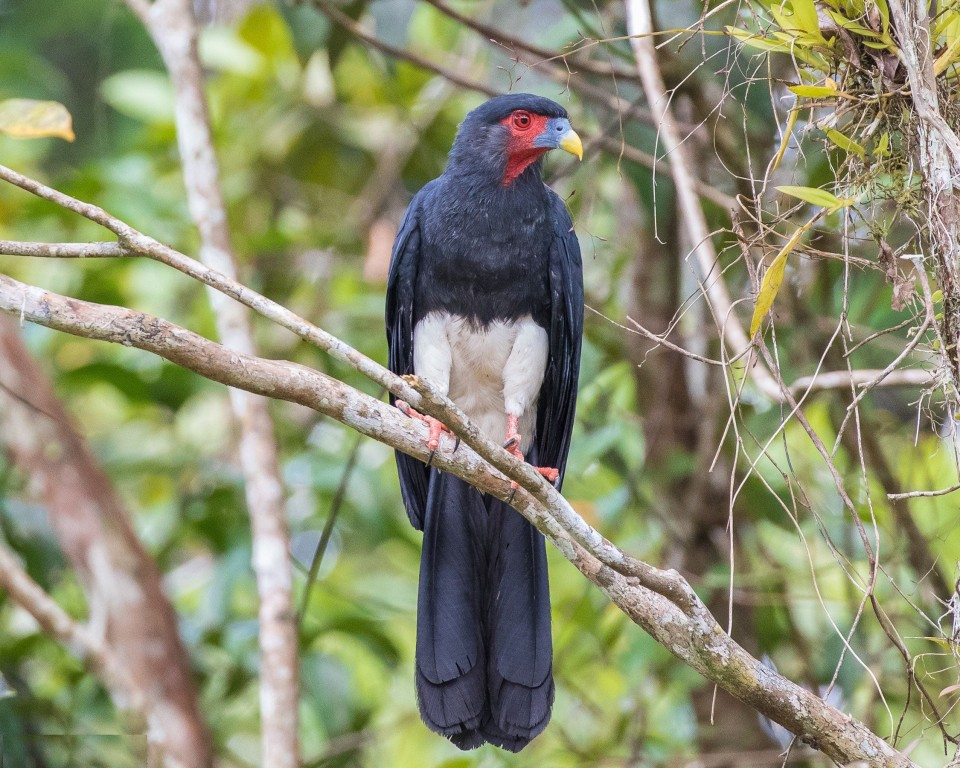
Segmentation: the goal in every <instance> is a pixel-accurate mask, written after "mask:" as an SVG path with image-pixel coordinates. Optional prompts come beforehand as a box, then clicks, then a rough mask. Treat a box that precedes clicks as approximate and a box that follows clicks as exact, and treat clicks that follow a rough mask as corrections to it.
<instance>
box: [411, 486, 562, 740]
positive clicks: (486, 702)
mask: <svg viewBox="0 0 960 768" xmlns="http://www.w3.org/2000/svg"><path fill="white" fill-rule="evenodd" d="M423 522H424V526H423V555H422V559H421V563H420V591H419V604H418V610H417V659H416V687H417V702H418V705H419V707H420V715H421V717H422V718H423V721H424V723H426V725H427V726H428V727H429V728H431V729H432V730H434V731H436V732H437V733H440V734H442V735H443V736H446V737H447V738H449V739H450V740H451V741H452V742H453V743H454V744H456V745H457V746H458V747H459V748H460V749H473V748H475V747H478V746H480V745H481V744H483V743H484V741H489V742H491V743H492V744H496V745H497V746H500V747H503V748H505V749H509V750H511V751H514V752H517V751H519V750H521V749H523V747H525V746H526V745H527V744H528V743H529V742H530V741H531V740H532V739H533V738H534V737H535V736H537V735H538V734H539V733H540V732H541V731H542V730H543V729H544V728H545V727H546V724H547V722H548V721H549V719H550V708H551V706H552V704H553V693H554V686H553V676H552V674H551V669H552V652H553V649H552V642H551V637H550V593H549V584H548V580H547V563H546V552H545V549H544V541H543V537H542V536H541V535H540V533H539V532H538V531H536V529H534V528H533V527H532V526H531V525H530V524H529V523H528V522H527V521H526V520H524V519H523V518H522V517H520V515H518V514H517V513H516V512H515V511H514V510H513V509H511V508H510V507H509V506H508V505H506V504H504V503H503V502H500V501H497V500H496V499H491V498H488V497H484V496H481V494H480V493H479V492H478V491H476V490H475V489H474V488H472V487H470V486H469V485H467V484H466V483H464V482H463V481H462V480H459V479H457V478H455V477H453V476H452V475H448V474H446V473H440V472H437V473H435V474H434V475H433V476H432V477H431V478H430V490H429V493H428V496H427V504H426V510H425V515H424V521H423Z"/></svg>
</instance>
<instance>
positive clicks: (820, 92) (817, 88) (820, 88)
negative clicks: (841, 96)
mask: <svg viewBox="0 0 960 768" xmlns="http://www.w3.org/2000/svg"><path fill="white" fill-rule="evenodd" d="M787 89H788V90H790V91H792V92H793V93H795V94H797V96H803V97H805V98H808V99H822V98H830V97H831V96H836V95H837V89H836V88H830V87H829V86H826V85H788V86H787Z"/></svg>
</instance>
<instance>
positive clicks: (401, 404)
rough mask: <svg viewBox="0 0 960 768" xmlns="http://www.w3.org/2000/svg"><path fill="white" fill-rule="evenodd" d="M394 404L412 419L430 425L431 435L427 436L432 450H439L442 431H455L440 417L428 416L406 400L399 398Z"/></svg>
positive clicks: (428, 444)
mask: <svg viewBox="0 0 960 768" xmlns="http://www.w3.org/2000/svg"><path fill="white" fill-rule="evenodd" d="M394 404H395V405H396V406H397V408H399V409H400V411H401V412H402V413H404V414H406V415H407V416H409V417H410V418H411V419H419V420H420V421H422V422H423V423H424V424H426V425H427V426H428V427H430V435H429V437H428V438H427V448H429V449H430V450H431V451H435V450H437V448H439V447H440V433H441V432H446V433H447V434H450V435H452V434H453V432H451V431H450V430H449V429H448V428H447V426H446V424H444V423H443V422H441V421H440V420H439V419H435V418H433V416H427V415H426V414H424V413H420V412H419V411H417V410H414V409H413V408H411V407H410V403H408V402H407V401H406V400H397V401H395V403H394ZM431 458H432V456H431ZM428 463H429V462H428Z"/></svg>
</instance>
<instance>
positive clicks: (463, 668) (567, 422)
mask: <svg viewBox="0 0 960 768" xmlns="http://www.w3.org/2000/svg"><path fill="white" fill-rule="evenodd" d="M552 149H562V150H565V151H566V152H569V153H571V154H572V155H575V156H576V157H577V158H578V159H580V160H582V159H583V146H582V142H581V140H580V137H579V136H578V135H577V133H576V132H575V131H574V130H573V128H572V127H571V125H570V120H569V117H568V115H567V111H566V110H565V109H564V108H563V107H562V106H561V105H560V104H557V103H556V102H554V101H552V100H550V99H547V98H544V97H541V96H535V95H531V94H524V93H516V94H506V95H500V96H495V97H493V98H492V99H490V100H489V101H487V102H485V103H483V104H482V105H480V106H479V107H477V108H476V109H474V110H472V111H471V112H469V113H468V114H467V116H466V117H465V118H464V120H463V122H462V123H461V124H460V126H459V129H458V131H457V134H456V137H455V139H454V142H453V147H452V149H451V150H450V153H449V156H448V159H447V164H446V167H445V169H444V171H443V173H442V174H441V175H440V176H439V177H438V178H436V179H434V180H433V181H431V182H429V183H428V184H426V185H425V186H424V187H423V188H422V189H421V190H420V191H419V192H418V193H417V194H416V195H415V196H414V197H413V199H412V201H411V202H410V205H409V207H408V209H407V211H406V214H405V216H404V218H403V220H402V222H401V224H400V228H399V231H398V233H397V237H396V241H395V243H394V247H393V252H392V255H391V259H390V268H389V273H388V281H387V294H386V304H385V315H386V331H387V342H388V347H389V353H388V358H389V367H390V369H391V370H392V371H393V372H394V373H397V374H401V375H406V374H414V375H415V376H417V377H419V378H423V379H425V380H427V381H428V382H429V383H430V384H431V385H432V386H433V387H434V388H435V389H436V390H437V391H439V392H440V393H441V394H443V395H446V396H448V397H449V398H450V399H451V400H452V401H453V402H454V403H456V404H457V405H458V406H459V408H460V409H461V410H462V411H463V412H464V413H465V414H466V415H467V417H468V418H469V419H470V421H471V422H473V423H474V424H475V425H476V426H477V427H478V428H479V429H480V430H481V431H482V432H483V434H484V435H486V436H487V437H489V438H490V439H492V440H495V441H498V442H500V441H502V442H503V445H504V447H505V448H506V449H507V450H509V451H510V452H511V453H513V454H514V455H515V456H517V457H518V458H520V459H521V460H526V461H527V462H528V463H531V464H533V465H534V466H536V467H537V468H538V470H539V471H540V473H541V474H542V475H543V476H544V477H546V478H547V479H548V480H549V481H552V482H553V483H554V484H555V485H556V486H557V487H558V488H559V487H560V485H561V483H562V481H563V475H564V470H565V466H566V461H567V453H568V451H569V447H570V437H571V433H572V431H573V425H574V413H575V408H576V397H577V379H578V375H579V370H580V347H581V338H582V333H583V267H582V259H581V255H580V246H579V243H578V241H577V236H576V234H575V232H574V230H573V224H572V222H571V218H570V214H569V212H568V211H567V207H566V204H565V203H564V201H563V200H562V199H561V198H560V197H559V195H557V193H556V192H554V191H553V190H552V189H550V188H549V187H548V186H547V185H546V184H545V183H544V182H543V178H542V167H541V166H542V162H543V156H544V155H545V154H546V153H547V152H549V151H550V150H552ZM391 401H392V402H394V404H395V405H396V406H397V407H399V408H401V410H403V412H404V413H406V414H407V415H409V416H410V417H411V418H417V419H420V420H422V421H426V422H427V424H428V425H429V427H430V430H429V433H428V440H427V442H428V447H429V448H430V450H431V452H433V451H436V449H437V448H438V445H439V442H440V434H441V432H442V431H443V430H445V429H446V427H445V426H444V425H443V424H441V423H440V422H439V421H438V420H436V419H434V418H432V417H429V416H426V415H424V414H420V413H418V412H416V411H414V410H413V409H412V408H410V406H409V405H408V404H406V403H405V402H403V401H402V400H396V399H394V397H393V396H391ZM458 445H459V443H458ZM432 457H433V453H431V454H430V458H431V460H432ZM397 468H398V473H399V477H400V489H401V494H402V496H403V502H404V506H405V508H406V512H407V516H408V517H409V518H410V522H411V523H412V524H413V526H414V527H415V528H417V529H419V530H422V531H423V546H422V554H421V561H420V580H419V588H418V600H417V640H416V654H415V655H416V659H415V687H416V695H417V703H418V707H419V710H420V715H421V718H422V719H423V721H424V723H425V724H426V725H427V727H429V728H430V729H431V730H433V731H435V732H437V733H439V734H441V735H443V736H445V737H447V738H448V739H449V740H450V741H451V742H453V744H455V745H456V746H457V747H459V748H460V749H462V750H468V749H474V748H476V747H479V746H481V745H482V744H484V743H486V742H489V743H491V744H493V745H495V746H498V747H500V748H503V749H506V750H510V751H512V752H519V751H520V750H521V749H523V748H524V747H525V746H526V745H527V744H529V743H530V742H531V741H532V740H533V739H534V738H535V737H536V736H537V735H539V734H540V733H541V732H542V731H543V729H544V728H545V727H546V725H547V723H548V721H549V720H550V714H551V710H552V707H553V699H554V681H553V658H552V656H553V645H552V639H551V628H550V591H549V584H548V576H547V561H546V550H545V544H544V538H543V535H542V534H541V533H540V532H539V531H537V530H536V528H534V527H533V526H532V525H531V524H530V523H529V522H527V520H526V519H524V518H523V517H521V515H520V514H519V513H517V512H516V511H515V510H513V509H512V508H511V507H510V506H509V505H508V504H507V503H506V502H504V501H501V500H499V499H496V498H493V497H491V496H489V495H484V494H481V493H480V492H479V491H478V490H476V489H475V488H473V487H472V486H470V485H469V484H468V483H466V482H465V481H463V480H460V479H459V478H456V477H454V476H453V475H450V474H448V473H445V472H441V471H439V470H438V469H436V468H433V467H431V466H430V462H429V461H428V462H427V463H424V462H421V461H419V460H417V459H414V458H412V457H410V456H408V455H406V454H404V453H401V452H397Z"/></svg>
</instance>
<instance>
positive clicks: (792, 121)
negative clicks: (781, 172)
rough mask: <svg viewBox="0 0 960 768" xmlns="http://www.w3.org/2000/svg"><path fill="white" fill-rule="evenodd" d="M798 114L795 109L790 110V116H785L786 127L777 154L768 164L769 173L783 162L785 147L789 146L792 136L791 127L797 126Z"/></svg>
mask: <svg viewBox="0 0 960 768" xmlns="http://www.w3.org/2000/svg"><path fill="white" fill-rule="evenodd" d="M798 114H799V112H798V111H797V110H796V109H791V110H790V114H789V115H788V116H787V127H786V129H785V130H784V132H783V141H781V142H780V149H778V150H777V154H776V156H775V157H774V158H773V162H771V164H770V170H771V171H775V170H777V168H778V167H779V165H780V161H781V160H783V156H784V154H786V152H787V145H789V144H790V136H791V135H793V127H794V126H795V125H796V124H797V115H798Z"/></svg>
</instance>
